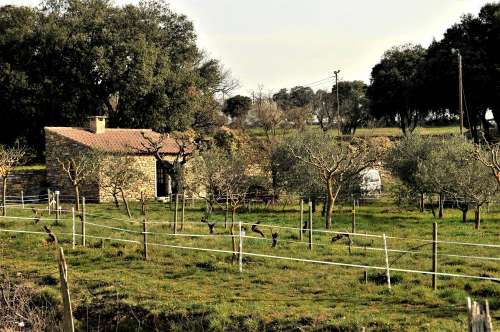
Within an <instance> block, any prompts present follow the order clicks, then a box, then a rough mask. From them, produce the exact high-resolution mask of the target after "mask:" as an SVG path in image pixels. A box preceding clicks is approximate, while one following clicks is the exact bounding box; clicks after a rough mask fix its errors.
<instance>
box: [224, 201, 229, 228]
mask: <svg viewBox="0 0 500 332" xmlns="http://www.w3.org/2000/svg"><path fill="white" fill-rule="evenodd" d="M228 214H229V195H228V194H227V193H226V214H225V215H224V229H227V217H228Z"/></svg>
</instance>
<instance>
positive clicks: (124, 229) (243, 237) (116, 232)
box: [0, 208, 500, 282]
mask: <svg viewBox="0 0 500 332" xmlns="http://www.w3.org/2000/svg"><path fill="white" fill-rule="evenodd" d="M26 209H27V208H24V209H23V208H20V210H26ZM91 216H94V217H95V218H102V220H105V219H108V220H113V221H119V222H124V221H126V222H127V223H126V225H123V226H110V225H104V224H102V223H98V222H89V221H85V225H86V226H88V227H94V228H96V229H97V232H98V233H100V234H97V235H96V234H91V233H82V234H80V233H77V232H76V228H75V223H76V220H75V217H74V215H73V217H72V218H71V219H69V218H59V219H54V218H34V217H20V216H5V217H4V216H0V220H11V221H12V222H14V223H16V224H18V223H21V222H23V221H25V222H34V221H37V222H40V221H41V222H56V221H57V222H62V223H72V226H73V227H72V232H71V233H68V232H56V234H57V235H58V236H71V238H72V239H73V244H75V238H76V237H82V238H85V237H87V238H90V239H100V240H109V241H116V242H124V243H131V244H144V243H145V242H144V240H137V239H127V238H124V237H122V236H120V234H133V235H135V236H141V237H144V236H145V235H153V236H161V237H166V238H165V239H164V241H168V238H178V239H182V238H212V239H216V238H229V239H234V240H238V242H239V247H240V249H238V250H225V249H216V248H207V247H204V246H189V245H182V244H172V243H166V242H163V243H161V242H155V241H153V242H149V241H147V240H146V243H147V246H152V247H158V248H173V249H179V250H191V251H204V252H214V253H224V254H232V255H237V256H239V257H243V256H250V257H260V258H265V259H271V260H273V259H275V260H288V261H295V262H305V263H312V264H322V265H333V266H341V267H346V268H359V269H365V270H382V271H385V272H386V273H387V275H388V276H389V274H390V273H391V272H403V273H413V274H423V275H433V276H446V277H453V278H469V279H477V280H490V281H495V282H500V278H499V277H496V276H487V275H483V274H481V275H471V274H462V273H448V272H438V271H424V270H417V269H410V268H398V267H393V266H392V263H391V264H390V263H389V253H394V254H410V255H426V256H429V255H431V256H434V255H435V256H442V257H453V258H464V259H473V260H486V261H494V262H497V261H500V257H498V256H497V255H496V254H498V251H496V252H495V255H489V256H481V255H461V254H454V253H449V252H448V253H447V252H435V253H430V252H425V251H421V250H404V249H395V248H388V246H387V242H386V239H391V240H396V241H402V242H420V243H423V245H427V244H429V245H437V244H446V245H452V246H466V247H478V248H486V249H495V250H496V249H500V245H498V244H491V243H473V242H460V241H447V240H437V239H436V240H429V239H421V238H406V237H397V236H390V235H386V234H367V233H359V232H346V231H342V232H339V231H331V230H323V229H312V228H299V227H290V226H282V225H275V224H258V225H257V224H255V223H248V222H241V221H240V222H238V224H237V231H236V233H237V234H236V235H234V234H201V233H200V232H198V233H179V232H176V231H174V232H165V231H144V230H137V229H131V228H129V226H130V225H144V221H140V220H127V219H122V218H112V217H107V218H103V217H102V216H100V215H96V214H88V215H87V217H91ZM174 223H175V222H171V221H148V222H145V224H150V225H159V226H172V225H173V224H174ZM185 223H186V224H187V225H193V226H203V227H206V225H207V223H205V222H195V221H188V222H185ZM218 224H222V222H218ZM21 225H23V224H21ZM127 225H129V226H127ZM256 225H257V226H258V227H266V228H270V229H282V230H286V231H290V232H294V233H299V232H305V233H306V234H307V233H309V232H310V233H311V234H318V235H323V236H330V235H335V236H337V235H341V236H345V237H348V239H349V243H348V245H349V249H351V248H352V249H359V250H364V251H373V252H383V253H384V256H385V258H386V261H387V264H386V266H379V265H370V264H361V263H356V262H341V261H330V260H324V259H311V258H304V257H291V256H285V255H277V254H276V255H275V254H269V253H262V252H255V251H254V250H255V249H256V248H251V246H250V247H247V246H245V248H248V249H246V250H243V243H244V242H247V240H251V241H266V242H273V245H274V241H275V239H269V238H266V237H257V236H250V235H247V234H246V231H245V229H244V227H245V226H251V227H252V226H256ZM99 229H106V230H110V231H112V232H113V234H112V235H110V236H105V235H103V234H102V232H100V231H98V230H99ZM0 232H4V233H19V234H33V235H39V236H40V235H46V234H47V233H46V232H39V231H33V230H26V229H0ZM355 238H367V239H378V240H380V239H383V240H384V247H372V246H367V245H364V246H359V245H355V244H354V242H353V239H355ZM312 239H313V237H310V238H309V241H300V240H289V239H280V240H279V242H280V243H286V244H293V245H301V246H309V247H314V246H321V247H329V246H332V244H331V243H324V242H323V243H319V242H313V240H312ZM393 245H394V244H393ZM252 249H253V250H252ZM392 258H394V257H392ZM397 259H398V257H396V260H397ZM240 268H242V263H241V258H240ZM388 279H390V278H389V277H388Z"/></svg>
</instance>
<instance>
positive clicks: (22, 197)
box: [21, 190, 24, 209]
mask: <svg viewBox="0 0 500 332" xmlns="http://www.w3.org/2000/svg"><path fill="white" fill-rule="evenodd" d="M21 207H22V208H23V209H24V192H23V191H22V190H21Z"/></svg>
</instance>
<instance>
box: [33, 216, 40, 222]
mask: <svg viewBox="0 0 500 332" xmlns="http://www.w3.org/2000/svg"><path fill="white" fill-rule="evenodd" d="M39 222H40V216H38V215H36V216H34V217H33V223H34V224H38V223H39Z"/></svg>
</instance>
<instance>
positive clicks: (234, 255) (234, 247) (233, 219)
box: [231, 207, 241, 264]
mask: <svg viewBox="0 0 500 332" xmlns="http://www.w3.org/2000/svg"><path fill="white" fill-rule="evenodd" d="M235 222H236V208H234V207H233V208H232V210H231V235H232V236H231V243H232V246H233V255H232V257H231V264H234V262H236V258H237V257H236V238H235V237H234V223H235ZM240 232H241V229H240Z"/></svg>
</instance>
